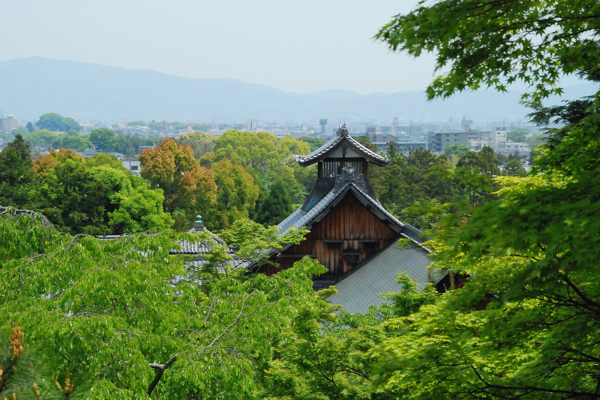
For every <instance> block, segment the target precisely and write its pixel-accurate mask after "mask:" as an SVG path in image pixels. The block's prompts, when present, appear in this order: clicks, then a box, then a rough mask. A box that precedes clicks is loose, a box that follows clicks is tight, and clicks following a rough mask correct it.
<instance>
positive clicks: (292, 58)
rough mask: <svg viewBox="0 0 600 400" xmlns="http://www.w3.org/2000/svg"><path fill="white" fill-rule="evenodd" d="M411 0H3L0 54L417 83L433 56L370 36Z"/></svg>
mask: <svg viewBox="0 0 600 400" xmlns="http://www.w3.org/2000/svg"><path fill="white" fill-rule="evenodd" d="M416 3H417V0H400V1H398V0H396V1H391V0H371V1H367V0H361V1H358V0H302V1H289V0H169V1H167V0H161V1H158V0H102V1H98V0H2V2H1V3H0V4H2V7H1V9H2V15H3V18H2V24H0V37H2V40H1V41H0V61H3V60H9V59H14V58H20V57H30V56H39V57H45V58H52V59H58V60H73V61H83V62H92V63H98V64H103V65H111V66H120V67H124V68H129V69H149V70H155V71H160V72H165V73H170V74H174V75H179V76H184V77H188V78H223V77H225V78H234V79H239V80H242V81H245V82H251V83H261V84H265V85H269V86H272V87H275V88H278V89H282V90H286V91H294V92H315V91H323V90H329V89H344V90H353V91H356V92H358V93H361V94H367V93H372V92H384V93H392V92H398V91H411V90H423V89H424V88H425V86H426V85H427V84H428V83H429V82H430V81H431V80H432V78H433V56H425V57H421V58H419V59H412V58H409V57H408V56H406V55H404V54H397V53H396V54H395V53H390V52H389V51H388V50H387V48H386V47H385V45H384V44H383V43H380V42H375V41H374V40H373V39H372V37H373V35H375V34H376V33H377V31H378V29H379V28H380V27H381V26H383V25H384V24H385V23H387V22H388V21H389V20H390V19H391V17H392V16H393V15H395V14H397V13H401V12H408V11H410V10H411V9H412V8H413V7H414V6H415V5H416Z"/></svg>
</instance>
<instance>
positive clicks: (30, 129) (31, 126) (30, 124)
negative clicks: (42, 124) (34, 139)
mask: <svg viewBox="0 0 600 400" xmlns="http://www.w3.org/2000/svg"><path fill="white" fill-rule="evenodd" d="M25 128H26V129H27V130H28V131H29V133H31V132H33V131H35V127H34V126H33V124H32V123H31V121H29V122H28V123H27V125H26V126H25Z"/></svg>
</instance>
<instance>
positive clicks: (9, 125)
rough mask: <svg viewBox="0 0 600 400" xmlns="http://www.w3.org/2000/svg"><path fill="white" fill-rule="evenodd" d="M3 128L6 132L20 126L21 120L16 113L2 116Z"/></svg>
mask: <svg viewBox="0 0 600 400" xmlns="http://www.w3.org/2000/svg"><path fill="white" fill-rule="evenodd" d="M1 121H2V126H1V127H2V130H3V131H4V132H11V131H12V130H13V129H17V128H18V127H19V120H18V119H17V118H15V116H14V115H7V116H6V118H2V120H1Z"/></svg>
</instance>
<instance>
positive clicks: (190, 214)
mask: <svg viewBox="0 0 600 400" xmlns="http://www.w3.org/2000/svg"><path fill="white" fill-rule="evenodd" d="M140 162H141V164H142V172H141V175H142V177H143V178H145V179H148V180H149V181H150V183H151V184H152V186H154V187H160V188H161V189H162V190H163V191H164V195H165V201H164V208H165V211H167V212H170V213H172V214H173V217H174V218H175V221H176V225H175V227H176V228H179V229H182V228H185V227H187V226H188V225H190V224H191V222H192V221H193V218H194V216H195V215H196V214H201V215H206V214H208V213H209V212H210V211H211V210H212V208H213V206H214V204H215V201H216V196H217V185H216V184H215V180H214V178H213V174H212V171H210V170H209V169H207V168H204V167H201V166H200V165H199V164H198V163H197V162H196V160H195V158H194V151H193V150H192V148H191V147H190V146H189V145H187V144H185V145H181V144H179V143H177V142H175V141H174V140H173V139H165V140H164V141H163V142H162V143H161V144H160V145H158V146H157V147H156V148H155V149H147V150H145V151H143V152H142V153H141V154H140Z"/></svg>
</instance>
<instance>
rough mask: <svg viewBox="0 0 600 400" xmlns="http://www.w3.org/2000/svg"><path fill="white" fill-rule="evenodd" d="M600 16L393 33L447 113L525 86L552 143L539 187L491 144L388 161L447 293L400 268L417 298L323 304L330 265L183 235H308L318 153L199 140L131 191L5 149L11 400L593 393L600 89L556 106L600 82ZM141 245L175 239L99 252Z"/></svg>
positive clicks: (96, 169) (571, 12) (599, 9)
mask: <svg viewBox="0 0 600 400" xmlns="http://www.w3.org/2000/svg"><path fill="white" fill-rule="evenodd" d="M599 16H600V5H599V4H598V3H597V2H591V1H582V2H575V3H574V2H564V1H559V0H555V1H546V2H541V3H540V2H529V1H525V2H524V1H516V0H504V1H487V0H486V1H473V0H459V1H449V0H445V1H440V2H437V3H432V4H431V5H425V4H424V3H423V4H421V5H419V6H418V8H417V9H416V10H415V11H413V12H411V13H408V14H404V15H402V14H401V15H397V16H395V17H394V18H393V20H392V21H391V22H390V23H389V24H387V25H386V26H384V27H383V28H382V29H381V31H380V32H379V34H378V35H377V38H378V39H379V40H382V41H384V42H385V43H387V44H388V45H389V47H390V49H391V50H393V51H406V52H408V53H409V54H412V55H415V56H419V55H420V54H422V53H423V52H424V51H432V52H434V53H435V56H436V59H437V67H438V68H440V69H442V71H443V74H442V75H440V76H438V77H437V78H436V79H435V80H434V82H433V83H432V84H431V85H430V87H429V89H428V92H427V93H428V95H429V96H430V97H431V98H434V97H440V96H441V97H445V96H450V95H452V94H453V93H456V92H459V91H462V90H465V89H476V88H478V87H480V86H488V87H492V88H495V89H498V90H500V91H503V90H506V84H509V83H512V82H515V81H522V82H525V83H526V84H528V85H530V88H531V90H530V92H529V94H528V95H527V97H526V98H525V99H524V101H527V102H528V104H529V105H530V106H531V108H532V114H531V118H532V120H533V121H535V122H538V123H548V122H552V123H554V124H555V125H554V126H555V127H554V128H550V129H548V130H547V132H546V134H547V137H548V140H547V141H546V142H545V143H544V144H543V145H541V146H540V148H539V151H538V153H537V155H536V157H535V160H534V165H533V168H532V169H531V170H530V171H529V172H525V171H524V170H523V169H522V167H521V168H520V163H519V162H518V161H517V160H499V159H498V155H496V154H494V153H493V151H491V149H487V148H484V149H483V150H482V151H481V152H479V153H472V152H468V151H464V149H454V151H452V152H451V154H447V155H446V154H443V155H435V154H432V153H430V152H428V151H426V150H423V149H419V150H416V151H413V152H411V153H410V154H408V155H403V154H400V153H398V152H397V150H396V148H395V147H394V146H393V145H391V144H390V145H389V146H388V147H387V148H386V150H385V154H386V156H387V157H388V158H389V159H390V160H391V162H390V164H389V165H388V167H386V168H381V169H375V168H374V169H373V175H372V176H371V180H372V183H373V186H374V190H376V193H377V195H378V196H379V199H380V201H381V202H382V204H383V205H384V206H385V207H387V208H388V209H390V210H391V211H392V212H393V213H394V214H395V215H397V216H398V217H399V218H400V219H401V220H403V221H408V222H411V223H413V224H415V225H416V226H419V227H421V228H422V229H424V230H426V231H427V234H428V236H429V238H430V240H429V242H427V245H428V246H429V247H430V248H431V249H432V250H433V251H432V255H431V258H432V260H433V264H432V265H431V268H432V269H441V270H444V271H446V272H447V273H449V274H450V276H453V277H458V276H461V277H463V278H464V281H465V283H464V285H462V286H461V287H460V288H458V287H452V288H451V290H449V291H447V292H446V293H443V294H439V293H437V292H436V291H435V289H434V288H433V287H431V286H430V285H428V286H425V287H424V288H422V289H421V290H418V289H417V287H416V285H415V283H414V282H413V281H412V280H411V279H410V278H409V277H408V276H405V275H400V276H398V281H399V283H400V284H401V285H402V290H401V291H400V292H398V293H388V294H385V295H384V296H385V297H386V298H387V300H388V302H386V303H383V304H382V305H381V306H379V307H377V308H375V307H373V308H371V309H370V310H369V312H367V313H366V314H365V315H360V314H348V313H345V312H344V311H343V310H339V307H336V306H335V305H332V304H330V303H329V302H328V301H327V300H326V298H327V297H328V296H330V295H331V294H332V293H333V292H334V290H335V289H334V288H329V289H326V290H323V291H320V292H314V291H313V289H312V280H311V278H312V277H313V276H314V275H315V274H320V273H323V272H324V268H323V267H321V266H320V265H318V263H317V262H316V261H315V260H312V259H309V258H305V259H303V260H301V261H299V262H297V263H296V264H295V266H294V267H293V268H291V269H288V270H285V271H283V272H281V273H278V274H276V275H273V276H272V277H266V276H264V275H261V274H256V275H253V274H247V273H246V272H245V270H244V269H238V268H235V267H234V263H232V260H233V258H232V255H231V254H228V251H227V249H225V248H224V247H220V246H218V245H217V243H215V242H214V241H213V240H212V239H211V236H210V235H208V234H204V233H194V234H190V233H184V232H183V231H185V230H186V229H187V228H188V227H189V226H190V225H191V221H192V218H193V216H194V215H195V214H196V213H200V214H202V216H203V217H204V218H205V219H206V221H207V226H209V227H210V228H211V229H214V230H215V231H219V234H220V235H221V237H222V238H224V239H225V240H226V241H227V242H228V243H230V244H233V245H235V246H236V248H238V249H239V251H240V252H241V253H240V254H241V255H242V256H243V257H245V258H247V259H250V260H257V259H259V258H260V256H261V252H262V250H263V249H265V248H275V249H277V248H281V246H283V245H285V244H286V243H296V242H298V241H300V240H302V237H303V235H304V233H305V232H304V231H292V232H290V233H289V234H286V235H284V236H278V235H277V234H276V228H274V227H272V226H269V225H271V224H272V223H273V222H274V221H277V219H278V218H279V217H280V215H281V214H283V215H285V213H287V212H289V210H291V208H293V206H294V205H297V204H299V203H301V202H302V200H303V198H304V196H305V195H306V193H307V191H308V190H309V189H310V187H311V185H312V182H313V181H314V178H315V177H314V175H315V171H314V170H311V169H310V168H304V169H302V168H298V166H297V165H296V164H295V163H294V162H293V158H292V157H291V155H292V154H307V153H308V152H310V151H311V148H314V146H317V145H318V143H312V142H311V141H303V140H296V139H293V138H284V139H281V140H279V141H278V140H277V139H276V138H275V137H274V136H273V135H269V134H267V133H261V134H254V133H248V132H238V131H229V132H227V133H225V134H224V135H222V136H220V137H217V138H212V137H210V136H208V135H206V134H204V133H201V132H196V133H191V134H189V135H188V136H186V137H183V138H181V139H179V140H178V141H175V140H171V139H167V140H164V141H163V142H162V143H161V144H160V145H159V146H157V147H156V148H155V149H150V150H146V151H145V152H143V153H142V155H141V157H140V158H141V160H142V163H143V169H142V171H143V174H142V177H141V178H135V177H132V176H131V175H129V174H128V173H126V171H123V170H122V169H120V168H121V167H120V162H118V160H115V159H114V158H111V157H110V156H107V155H104V154H101V155H98V156H95V157H92V158H89V159H87V160H85V159H83V158H82V157H79V156H78V155H77V154H75V153H73V152H71V151H66V150H59V151H56V152H51V153H49V154H48V155H44V156H41V157H37V158H35V159H34V160H32V158H31V154H30V150H29V147H28V146H29V145H28V143H27V142H26V139H25V138H24V137H23V136H21V135H19V136H17V137H16V138H15V139H14V140H13V141H12V142H11V143H10V144H9V145H8V146H7V147H6V148H5V149H4V150H3V151H2V153H0V204H2V205H9V206H12V207H8V208H4V207H3V208H1V209H0V224H1V227H2V228H1V229H0V243H2V245H0V282H1V284H0V288H1V290H0V309H1V310H2V312H1V313H0V393H1V394H2V395H3V396H5V397H6V398H13V399H26V398H32V399H41V398H48V399H50V398H91V399H108V398H111V399H113V398H140V399H141V398H177V399H253V398H260V399H282V400H283V399H421V400H428V399H496V398H498V399H598V398H600V343H599V341H598V338H599V337H600V331H599V330H600V326H598V321H600V318H599V317H600V282H599V280H598V265H597V263H598V260H599V259H600V254H599V252H600V238H599V234H598V233H599V232H600V226H599V223H600V222H599V219H598V215H599V212H600V201H599V199H600V193H598V192H599V190H600V189H599V188H600V185H596V183H597V181H598V180H599V179H600V178H599V176H600V175H599V174H598V171H597V170H598V168H599V166H598V162H597V154H599V147H600V134H599V132H600V129H599V127H600V125H599V118H598V109H599V106H600V99H599V96H600V92H599V93H595V94H592V95H591V96H589V97H586V98H583V99H580V100H576V101H571V102H566V103H564V104H562V105H558V106H545V105H544V101H545V99H546V98H547V97H548V96H549V95H550V94H552V93H554V94H560V87H559V86H558V82H559V79H560V75H561V74H574V73H576V74H578V75H579V76H580V77H581V78H582V79H586V80H589V81H592V82H597V81H599V80H600V73H599V70H598V68H599V67H598V65H600V63H599V61H600V46H598V42H597V35H598V34H600V26H599V25H598V21H600V18H599ZM451 21H457V22H456V23H452V22H451ZM67 122H69V121H67ZM74 131H75V133H77V132H76V130H74ZM75 133H73V134H72V135H73V136H74V135H75ZM107 136H112V135H111V134H110V133H107ZM361 141H362V142H363V144H365V145H369V143H368V141H367V140H366V139H365V138H363V139H361ZM517 164H518V165H517ZM276 196H280V197H276ZM275 206H281V207H275ZM13 207H17V208H27V209H31V210H36V211H18V210H16V209H15V208H13ZM38 211H39V212H38ZM263 224H264V225H263ZM169 228H174V229H169ZM146 231H152V232H159V233H152V234H145V233H138V234H133V235H126V236H124V237H123V238H121V239H120V240H110V241H108V240H106V241H103V240H98V239H96V238H95V237H94V236H93V235H97V234H102V233H108V232H118V233H136V232H146ZM182 240H194V241H204V242H205V243H206V245H207V246H208V247H210V248H211V250H210V251H209V253H208V254H207V260H208V262H207V263H206V264H204V265H203V266H202V267H200V268H194V267H193V266H192V267H188V268H187V269H186V267H185V266H184V265H185V264H184V263H185V262H186V261H187V259H186V258H185V257H182V256H174V255H170V254H169V250H170V249H173V248H177V246H178V244H177V243H178V242H181V241H182ZM596 243H599V246H596Z"/></svg>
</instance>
